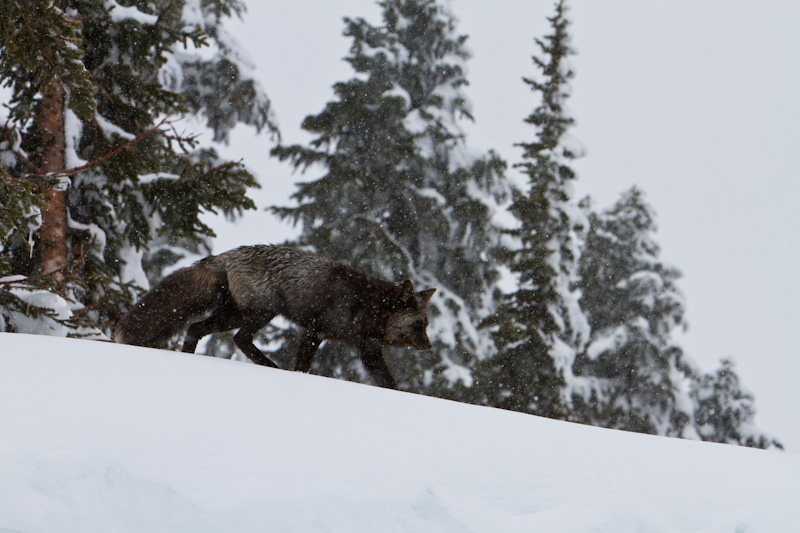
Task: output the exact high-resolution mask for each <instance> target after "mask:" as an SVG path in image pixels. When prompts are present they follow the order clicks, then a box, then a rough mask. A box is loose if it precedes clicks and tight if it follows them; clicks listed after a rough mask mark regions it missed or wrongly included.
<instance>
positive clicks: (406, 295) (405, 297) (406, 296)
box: [400, 279, 414, 303]
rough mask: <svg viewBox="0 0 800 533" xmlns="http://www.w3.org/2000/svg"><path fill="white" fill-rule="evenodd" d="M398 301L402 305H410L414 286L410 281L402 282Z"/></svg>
mask: <svg viewBox="0 0 800 533" xmlns="http://www.w3.org/2000/svg"><path fill="white" fill-rule="evenodd" d="M400 288H401V292H400V301H402V302H404V303H411V302H413V301H414V284H413V283H411V280H410V279H407V280H405V281H403V283H402V284H401V287H400Z"/></svg>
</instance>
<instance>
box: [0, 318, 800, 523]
mask: <svg viewBox="0 0 800 533" xmlns="http://www.w3.org/2000/svg"><path fill="white" fill-rule="evenodd" d="M8 531H20V532H25V533H34V532H36V533H40V532H59V533H64V532H81V533H87V532H104V533H106V532H127V531H148V532H158V531H164V532H179V531H186V532H192V533H196V532H205V531H219V532H230V531H236V532H242V531H253V532H256V531H258V532H265V531H333V532H335V531H341V532H348V533H350V532H359V531H364V532H391V531H412V532H425V531H431V532H433V531H436V532H440V531H444V532H451V531H452V532H455V531H497V532H513V531H526V532H529V531H547V532H549V533H552V532H558V531H570V532H571V531H654V532H660V531H665V532H666V531H698V532H699V531H702V532H716V531H719V532H726V533H728V532H734V531H741V532H755V531H765V532H784V531H785V532H791V531H800V457H798V456H794V455H789V454H783V453H780V452H764V451H759V450H750V449H743V448H737V447H732V446H724V445H712V444H704V443H699V442H689V441H681V440H675V439H666V438H659V437H649V436H644V435H636V434H630V433H624V432H619V431H609V430H602V429H597V428H590V427H584V426H579V425H575V424H568V423H563V422H556V421H552V420H546V419H541V418H537V417H532V416H527V415H522V414H517V413H510V412H504V411H499V410H494V409H488V408H481V407H475V406H469V405H462V404H456V403H452V402H446V401H441V400H436V399H432V398H426V397H422V396H416V395H412V394H407V393H402V392H395V391H386V390H383V389H378V388H374V387H367V386H363V385H357V384H352V383H346V382H342V381H337V380H332V379H326V378H321V377H316V376H309V375H304V374H298V373H294V372H286V371H280V370H273V369H268V368H262V367H256V366H254V365H250V364H246V363H241V362H233V361H224V360H218V359H212V358H206V357H202V356H194V355H186V354H181V353H172V352H166V351H158V350H151V349H143V348H134V347H129V346H120V345H115V344H111V343H104V342H96V341H80V340H71V339H59V338H53V337H38V336H28V335H18V334H7V333H5V334H0V532H4V533H7V532H8Z"/></svg>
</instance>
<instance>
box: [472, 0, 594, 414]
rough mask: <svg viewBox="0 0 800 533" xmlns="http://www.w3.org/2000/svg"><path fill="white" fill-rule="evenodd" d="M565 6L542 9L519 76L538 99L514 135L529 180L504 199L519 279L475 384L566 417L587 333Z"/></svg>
mask: <svg viewBox="0 0 800 533" xmlns="http://www.w3.org/2000/svg"><path fill="white" fill-rule="evenodd" d="M566 11H567V8H566V5H565V3H564V1H563V0H562V1H560V2H559V3H558V4H557V5H556V13H555V15H554V16H553V17H550V18H549V19H548V20H549V21H550V26H551V28H552V33H551V34H549V35H547V36H546V37H545V38H544V40H540V39H536V44H537V45H538V47H539V50H540V52H541V56H540V57H539V56H534V57H533V62H534V64H535V66H536V67H537V69H538V70H539V74H538V76H537V78H536V79H527V78H526V79H525V83H527V84H528V85H529V86H530V87H531V90H532V91H533V92H534V93H536V94H537V95H539V97H540V98H541V103H540V104H539V105H538V106H537V107H536V108H535V109H534V111H533V113H531V115H530V116H529V117H528V118H527V119H526V120H525V122H526V123H528V124H530V125H531V126H533V128H534V132H535V133H534V136H535V138H534V140H533V141H532V142H528V143H521V144H520V145H519V146H521V147H522V148H523V162H521V163H519V164H517V165H515V167H517V168H520V169H521V170H522V171H523V172H524V174H525V175H526V176H527V178H528V183H529V189H528V191H527V192H525V193H517V194H516V195H515V198H514V201H513V203H512V205H511V207H510V211H511V213H512V214H513V215H514V216H515V217H516V219H517V220H518V221H519V227H518V228H517V229H514V230H511V231H509V232H508V233H509V234H510V235H511V236H512V237H514V238H515V239H516V241H517V245H516V247H514V248H512V249H509V250H508V251H507V253H506V254H505V255H506V262H507V264H508V267H509V268H510V270H511V272H513V273H515V274H516V275H517V276H518V283H519V285H518V288H517V290H516V291H515V292H513V293H512V294H509V295H505V296H504V297H503V299H502V303H501V305H500V307H499V309H498V311H497V313H496V314H495V315H494V316H493V317H492V318H491V319H490V320H489V321H487V325H488V326H489V327H490V329H491V331H492V334H493V336H494V340H495V342H496V344H497V348H498V350H499V352H498V353H497V355H495V356H494V357H491V358H489V359H487V360H486V361H484V363H483V364H482V367H481V370H480V373H479V377H480V379H479V382H478V387H477V390H476V392H477V394H478V398H477V401H478V402H480V403H485V404H489V405H493V406H496V407H501V408H505V409H512V410H517V411H523V412H530V413H534V414H539V415H544V416H549V417H553V418H569V402H570V397H571V393H570V390H571V388H572V386H573V385H574V381H575V380H574V378H573V376H572V364H573V361H574V359H575V356H576V353H577V352H579V351H580V350H581V347H582V345H583V343H585V342H586V340H587V336H588V335H587V334H588V326H587V323H586V319H585V317H584V316H583V313H582V312H581V310H580V308H579V306H578V293H576V292H575V290H574V287H573V284H574V282H575V281H576V279H577V272H576V271H577V264H578V260H579V258H580V246H581V239H582V237H581V232H582V228H583V226H584V225H585V221H584V216H583V214H582V211H581V210H580V209H578V207H577V205H575V204H574V203H573V201H572V198H571V190H572V185H571V182H572V180H574V179H575V173H574V171H573V170H572V169H571V168H570V166H569V165H570V161H571V160H573V159H574V158H576V157H578V156H580V155H582V154H581V152H582V149H581V148H580V147H579V146H578V144H577V143H576V142H575V141H574V140H573V139H572V138H571V137H570V136H569V133H568V129H569V127H570V126H572V125H573V123H574V119H573V118H572V117H571V116H570V115H569V113H568V112H567V110H566V108H565V102H566V99H567V98H568V97H569V94H570V87H569V80H570V78H572V77H573V75H574V73H573V71H572V69H571V68H570V66H569V60H568V58H569V55H570V54H572V53H573V51H572V49H571V48H570V46H569V42H570V38H569V33H568V26H569V21H568V19H567V17H566Z"/></svg>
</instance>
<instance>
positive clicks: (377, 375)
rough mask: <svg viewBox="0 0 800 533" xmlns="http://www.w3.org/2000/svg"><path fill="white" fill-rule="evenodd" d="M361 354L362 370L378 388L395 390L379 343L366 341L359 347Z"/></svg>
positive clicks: (393, 381)
mask: <svg viewBox="0 0 800 533" xmlns="http://www.w3.org/2000/svg"><path fill="white" fill-rule="evenodd" d="M359 352H361V362H362V363H363V364H364V368H365V369H366V370H367V372H369V375H370V376H372V379H373V380H375V383H377V384H378V385H379V386H381V387H383V388H385V389H396V388H397V382H396V381H395V380H394V378H393V377H392V373H391V372H390V371H389V367H388V366H387V365H386V361H385V360H384V359H383V354H382V353H381V343H380V342H379V341H372V340H371V341H367V342H365V343H363V344H362V345H361V346H360V347H359Z"/></svg>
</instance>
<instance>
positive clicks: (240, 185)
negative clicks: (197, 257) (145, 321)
mask: <svg viewBox="0 0 800 533" xmlns="http://www.w3.org/2000/svg"><path fill="white" fill-rule="evenodd" d="M243 9H244V6H243V4H242V3H241V2H240V1H239V0H202V1H201V0H179V1H175V0H154V1H150V2H135V1H122V0H119V1H114V0H107V1H101V0H92V1H73V0H59V1H56V2H53V1H52V0H32V1H27V2H5V3H2V4H0V40H1V41H2V42H0V44H2V52H0V78H2V80H3V84H4V85H5V86H7V87H10V88H11V99H10V102H9V103H8V122H7V123H6V126H5V127H4V128H3V131H2V135H3V139H0V152H1V153H0V162H2V165H3V171H2V190H0V192H2V193H3V194H4V196H3V203H4V206H3V216H2V219H0V225H1V227H2V234H0V239H2V240H0V267H2V272H3V274H4V275H9V274H15V275H16V276H15V277H13V278H9V277H6V278H4V280H3V281H0V306H1V307H2V310H0V315H1V316H2V321H0V326H2V328H3V329H4V330H8V331H47V330H48V329H50V330H52V329H53V328H54V327H55V324H59V325H60V326H61V327H62V328H63V329H60V330H59V332H60V333H65V332H66V333H68V332H73V333H74V332H76V331H80V324H89V325H99V326H100V327H101V328H102V329H103V330H104V331H105V332H106V333H108V327H107V326H108V325H109V324H110V323H112V322H113V320H114V318H115V316H116V315H117V313H118V311H119V310H120V309H124V308H125V306H126V305H128V304H129V303H130V302H131V300H132V299H133V298H134V297H135V291H136V290H137V289H138V288H140V287H142V286H146V285H147V279H146V277H145V275H144V270H143V268H146V269H147V271H148V273H149V274H150V276H151V278H158V276H159V275H160V272H161V270H162V269H163V268H164V267H165V266H167V265H168V264H170V263H171V262H173V261H175V260H176V259H177V258H178V257H180V255H182V254H185V253H186V252H187V250H197V249H198V248H205V249H208V246H209V238H210V237H211V236H212V235H213V232H212V231H211V228H209V227H208V226H206V225H205V224H203V222H202V221H201V219H200V216H201V214H202V213H204V212H206V211H217V210H220V211H222V212H224V213H226V214H228V215H235V214H237V213H239V212H241V211H242V210H243V209H249V208H253V207H254V205H253V202H252V201H251V200H250V199H249V198H247V196H246V190H247V188H248V187H253V186H256V183H255V180H254V178H253V176H252V175H251V174H250V173H249V172H248V171H247V169H245V168H244V167H243V166H242V165H241V164H239V163H236V162H231V161H225V160H222V159H220V157H219V156H218V155H217V154H216V152H215V151H214V150H213V148H211V147H202V146H200V145H199V144H198V142H197V140H196V137H195V136H194V135H191V134H183V133H179V131H178V130H179V128H180V126H177V125H176V124H175V122H176V121H177V120H178V119H179V118H180V117H182V116H185V115H190V114H194V115H197V116H199V117H203V118H204V119H205V121H206V123H207V125H208V127H209V128H211V129H212V130H213V132H214V135H215V137H216V138H217V139H219V140H224V139H225V138H226V136H227V132H228V131H229V130H230V128H231V127H233V125H234V124H236V123H237V122H244V123H247V124H250V125H252V126H254V127H255V128H256V129H259V130H261V129H267V130H270V131H272V132H276V131H277V130H276V129H275V127H274V124H273V122H272V120H271V118H270V109H269V100H268V99H267V98H266V96H265V95H264V93H263V92H262V91H261V89H260V88H259V87H258V85H257V84H256V83H255V82H254V81H253V80H252V79H250V78H248V77H247V76H246V75H245V74H246V70H245V69H244V68H242V64H241V62H240V61H239V60H238V56H237V53H236V50H235V49H234V48H233V47H232V46H231V43H232V40H231V39H230V36H228V35H225V33H224V30H223V28H222V27H221V21H222V20H223V19H225V18H226V17H230V16H234V15H240V14H241V13H242V11H243ZM202 48H205V49H206V50H204V51H203V53H201V49H202ZM210 95H213V97H211V96H210ZM7 209H8V210H7ZM7 214H10V215H12V216H14V217H16V218H15V219H13V220H12V217H11V216H6V215H7ZM46 295H49V296H46ZM54 298H55V299H54ZM39 304H42V305H39ZM37 317H38V318H39V319H41V320H37ZM45 318H47V319H48V320H49V321H45V322H42V320H44V319H45ZM32 319H33V320H32ZM95 331H97V330H96V329H95Z"/></svg>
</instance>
